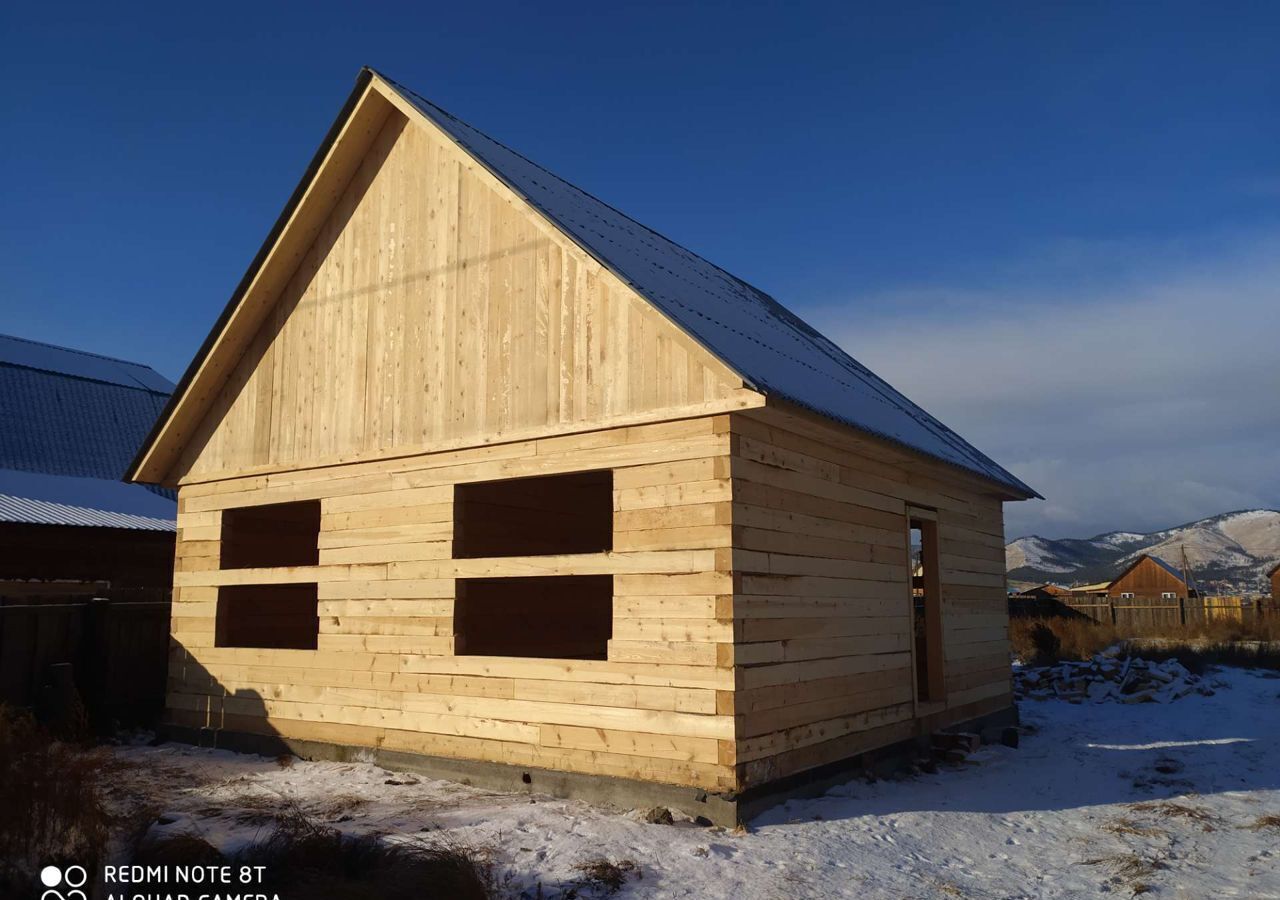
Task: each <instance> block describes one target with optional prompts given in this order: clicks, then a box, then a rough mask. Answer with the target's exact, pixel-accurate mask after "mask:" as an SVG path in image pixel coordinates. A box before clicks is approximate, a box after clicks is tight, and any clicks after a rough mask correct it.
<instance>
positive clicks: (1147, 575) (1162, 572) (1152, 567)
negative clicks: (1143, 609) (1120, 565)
mask: <svg viewBox="0 0 1280 900" xmlns="http://www.w3.org/2000/svg"><path fill="white" fill-rule="evenodd" d="M1107 596H1109V597H1112V598H1120V599H1126V600H1127V599H1138V598H1144V599H1163V600H1186V599H1187V598H1188V597H1194V596H1196V593H1195V591H1194V589H1188V587H1187V583H1186V581H1184V580H1183V577H1182V573H1181V572H1179V571H1178V570H1177V569H1175V568H1174V567H1173V566H1171V565H1169V564H1168V563H1167V562H1165V561H1164V560H1163V559H1161V558H1160V557H1158V556H1152V555H1150V554H1148V553H1144V554H1142V555H1141V556H1139V557H1138V558H1137V559H1135V560H1134V561H1133V562H1132V563H1130V564H1129V566H1128V568H1126V569H1125V570H1124V571H1123V572H1121V573H1120V574H1119V575H1118V576H1116V579H1115V580H1114V581H1112V582H1111V584H1110V585H1109V586H1108V587H1107Z"/></svg>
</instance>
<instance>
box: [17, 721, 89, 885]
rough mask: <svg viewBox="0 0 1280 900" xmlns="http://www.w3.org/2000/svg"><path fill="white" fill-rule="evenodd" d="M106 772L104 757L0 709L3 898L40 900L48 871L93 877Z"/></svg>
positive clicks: (32, 722)
mask: <svg viewBox="0 0 1280 900" xmlns="http://www.w3.org/2000/svg"><path fill="white" fill-rule="evenodd" d="M110 768H111V765H110V762H109V758H108V757H107V755H106V754H105V753H104V752H102V751H90V750H86V749H84V748H82V747H78V746H75V745H72V744H67V743H63V742H60V741H57V740H54V738H53V737H52V736H51V735H50V734H49V733H48V732H47V731H45V730H44V729H43V728H41V727H40V726H39V725H37V724H36V723H35V721H34V720H33V719H32V718H31V717H30V716H29V715H26V714H25V713H19V712H16V711H14V710H11V709H9V708H7V707H4V706H2V705H0V896H27V895H28V894H29V895H30V896H37V895H38V893H39V890H38V883H37V881H36V876H37V873H38V872H39V870H40V868H41V867H43V866H46V865H50V864H54V865H68V864H76V865H81V866H84V867H85V868H86V869H88V870H89V871H91V872H92V871H94V869H95V868H96V866H97V864H98V862H99V861H100V860H101V859H102V856H103V851H104V848H105V846H106V843H107V838H108V824H109V819H108V815H107V812H106V810H105V808H104V806H103V803H102V797H101V795H100V793H99V790H98V786H99V784H101V783H102V779H103V775H104V774H105V773H107V772H108V771H109V770H110Z"/></svg>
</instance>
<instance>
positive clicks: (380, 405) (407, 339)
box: [162, 81, 763, 482]
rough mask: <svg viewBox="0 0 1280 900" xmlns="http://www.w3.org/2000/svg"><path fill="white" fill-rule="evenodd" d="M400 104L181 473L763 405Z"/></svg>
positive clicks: (222, 390) (217, 473)
mask: <svg viewBox="0 0 1280 900" xmlns="http://www.w3.org/2000/svg"><path fill="white" fill-rule="evenodd" d="M377 87H378V82H377V81H375V82H374V84H373V88H374V89H376V88H377ZM385 99H386V100H387V101H388V102H390V103H391V108H390V110H389V112H388V113H387V115H386V118H385V122H384V123H383V124H382V125H381V127H380V128H379V129H378V130H377V131H376V133H375V134H374V136H373V137H372V140H371V142H370V143H369V146H368V149H367V151H366V152H365V153H364V155H363V158H362V159H361V160H360V161H359V162H358V165H357V166H356V167H355V170H354V175H353V176H352V177H351V178H350V181H349V182H348V183H347V184H346V186H345V188H344V189H343V190H342V191H341V192H337V193H336V194H335V199H334V201H333V203H332V206H331V208H330V210H329V212H328V214H327V216H326V217H325V218H324V219H323V222H322V224H321V225H320V227H319V228H318V231H317V233H316V235H315V237H314V240H313V241H312V243H311V244H310V246H309V249H307V250H306V252H305V253H304V254H302V256H301V260H300V263H299V264H298V265H297V267H296V269H295V270H294V272H293V274H292V276H291V277H290V278H289V279H288V281H287V282H285V283H284V285H283V287H282V289H280V290H279V291H278V293H277V296H276V299H275V300H274V302H273V303H272V304H271V305H270V307H269V309H268V310H267V311H265V315H264V317H263V319H262V322H261V324H260V325H259V326H258V328H257V331H256V333H252V334H251V335H250V336H249V337H247V338H245V339H244V343H243V349H242V351H241V352H242V354H243V355H242V356H241V357H240V359H239V361H238V363H236V364H235V365H234V367H232V368H230V370H229V374H227V375H225V376H223V377H222V378H221V379H220V382H219V386H218V389H217V391H216V393H214V394H212V396H211V397H210V398H209V401H208V410H207V412H205V413H204V415H203V418H202V419H201V420H200V424H199V425H198V426H197V427H195V428H194V429H193V430H192V432H191V434H190V436H189V437H186V438H185V439H184V442H183V446H182V448H181V449H180V451H179V454H178V455H177V462H176V465H175V466H174V467H173V468H172V470H170V472H169V476H168V478H167V479H166V481H169V482H175V481H188V482H189V481H203V480H208V479H211V478H218V477H225V476H227V475H230V474H241V473H245V472H251V471H272V470H278V469H287V468H293V467H303V466H308V465H320V464H326V463H334V462H342V461H347V460H353V459H363V458H377V457H379V456H388V455H397V454H405V453H415V452H422V451H424V450H433V449H439V448H444V447H451V446H465V445H468V444H477V443H484V442H489V441H495V440H503V439H520V438H523V437H527V436H531V435H535V434H539V433H548V432H555V431H573V430H582V429H584V428H589V427H596V426H608V425H612V424H630V423H633V422H639V421H645V420H654V419H662V418H672V417H676V416H681V415H696V414H702V413H709V412H721V411H725V410H727V409H731V408H739V407H742V406H747V405H757V404H758V403H760V402H763V398H762V397H760V396H759V395H757V394H755V393H754V392H750V391H747V390H745V389H744V388H743V383H742V380H741V378H740V377H738V376H737V375H735V373H733V372H732V371H731V370H730V369H729V368H728V367H726V366H725V365H724V364H722V363H721V362H720V361H719V360H718V359H717V358H715V357H714V356H713V355H712V354H710V353H709V352H708V351H706V350H705V349H703V348H702V347H701V346H700V345H699V344H697V343H696V342H695V341H694V340H693V339H691V338H690V337H689V336H688V335H687V334H686V333H685V332H683V331H682V330H681V329H679V328H678V327H677V326H675V325H674V324H672V323H671V322H670V321H669V320H668V319H666V318H665V316H663V315H662V314H661V313H660V312H659V311H657V310H656V309H655V308H653V307H652V306H651V305H650V304H649V303H648V302H647V301H645V300H644V299H643V298H641V297H640V296H639V295H638V294H636V293H635V292H634V291H633V290H632V289H631V288H630V287H628V286H627V285H626V284H625V283H623V282H622V281H621V280H620V279H618V278H617V277H616V276H615V275H613V274H612V273H610V272H609V271H607V270H606V269H604V268H603V267H602V266H601V265H600V264H599V263H597V262H596V261H595V260H594V259H592V258H591V257H590V256H589V255H588V254H587V253H586V252H584V251H583V250H582V249H581V248H579V247H578V246H577V245H576V244H575V243H574V242H573V241H572V240H570V239H569V238H567V237H566V236H565V235H564V234H562V233H561V232H560V231H559V230H558V229H557V228H555V226H553V225H552V224H551V223H549V222H548V221H547V220H545V219H544V218H543V217H542V216H541V215H540V214H539V213H537V212H536V211H534V210H533V209H532V208H531V207H529V206H528V204H527V203H525V201H523V200H522V199H521V198H519V197H518V196H516V195H515V194H514V193H512V192H511V191H510V190H509V189H508V188H507V187H506V186H505V185H503V184H501V183H500V182H499V181H498V180H497V179H495V178H494V177H493V176H492V175H491V174H490V173H489V172H488V171H487V170H485V169H484V168H483V167H481V166H480V165H479V164H478V163H476V162H475V161H474V160H473V159H472V158H471V157H470V156H469V155H468V154H467V153H466V152H465V151H464V150H462V149H461V148H460V147H458V146H457V145H456V144H454V143H453V142H452V141H450V140H449V139H448V138H447V137H446V136H445V135H443V133H441V132H440V131H439V130H438V129H437V128H436V127H435V126H434V125H433V124H432V123H430V122H429V121H427V120H426V119H425V118H423V117H422V116H421V115H420V114H418V113H416V112H415V111H414V110H412V108H404V107H403V104H402V103H400V104H399V105H398V104H397V101H398V100H399V98H398V97H391V96H386V97H385ZM285 237H287V234H286V236H285ZM281 239H282V240H284V238H283V237H282V238H281ZM224 352H226V351H225V350H224ZM162 438H163V435H162Z"/></svg>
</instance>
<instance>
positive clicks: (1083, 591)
mask: <svg viewBox="0 0 1280 900" xmlns="http://www.w3.org/2000/svg"><path fill="white" fill-rule="evenodd" d="M1109 590H1111V582H1110V581H1095V582H1094V583H1092V584H1077V585H1072V587H1071V588H1070V589H1069V592H1070V594H1071V596H1073V597H1105V596H1106V595H1107V591H1109Z"/></svg>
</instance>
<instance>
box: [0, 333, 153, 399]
mask: <svg viewBox="0 0 1280 900" xmlns="http://www.w3.org/2000/svg"><path fill="white" fill-rule="evenodd" d="M0 363H4V364H7V365H11V366H21V367H23V368H27V369H39V370H40V371H43V372H56V373H58V374H59V375H67V376H70V377H73V378H87V379H89V380H91V381H101V382H103V383H105V384H116V385H120V386H121V387H131V388H141V389H142V390H145V391H152V392H153V393H157V394H164V395H165V396H166V397H167V396H168V395H169V394H171V393H173V383H172V382H171V381H169V379H167V378H165V377H164V376H163V375H161V374H160V373H159V372H157V371H155V370H154V369H152V368H150V367H149V366H144V365H141V364H139V363H132V362H128V361H127V360H123V359H114V358H112V357H110V356H101V355H99V354H97V353H86V352H85V351H83V350H73V349H71V348H70V347H56V346H54V345H53V344H44V343H41V342H40V341H30V340H27V339H26V338H20V337H14V336H13V335H8V334H0Z"/></svg>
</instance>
